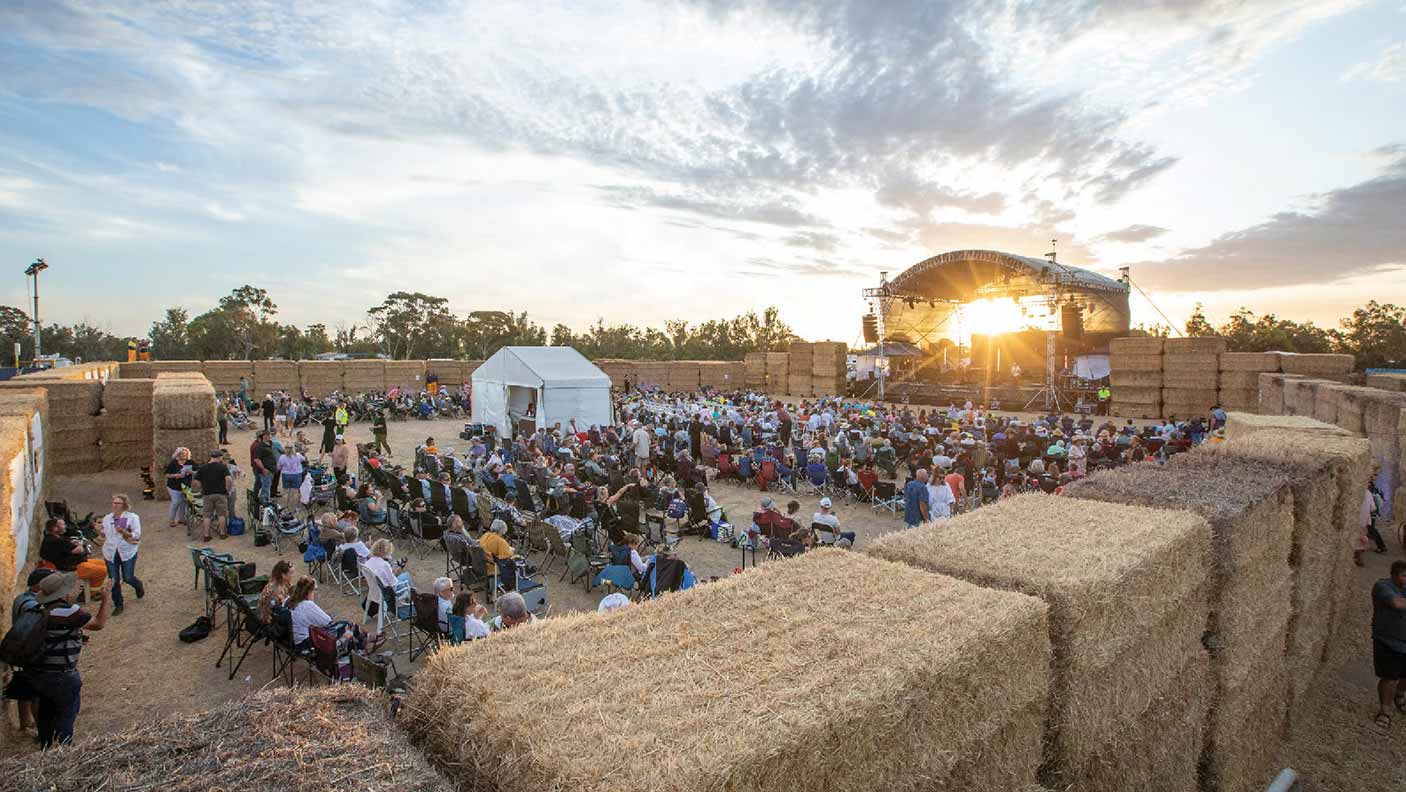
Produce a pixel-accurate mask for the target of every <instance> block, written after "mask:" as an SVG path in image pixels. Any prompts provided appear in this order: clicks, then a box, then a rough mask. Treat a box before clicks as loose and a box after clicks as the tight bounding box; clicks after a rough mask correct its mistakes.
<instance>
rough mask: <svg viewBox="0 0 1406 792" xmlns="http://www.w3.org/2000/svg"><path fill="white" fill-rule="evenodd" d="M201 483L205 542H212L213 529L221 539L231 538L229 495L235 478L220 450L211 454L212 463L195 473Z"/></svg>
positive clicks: (201, 519)
mask: <svg viewBox="0 0 1406 792" xmlns="http://www.w3.org/2000/svg"><path fill="white" fill-rule="evenodd" d="M195 478H196V480H197V481H199V482H200V497H201V504H202V508H201V516H200V530H201V531H202V532H203V533H204V534H205V538H204V541H206V542H208V541H210V532H211V530H212V529H213V530H214V533H215V534H217V535H218V536H219V537H220V538H221V539H226V538H228V537H229V528H228V526H229V494H230V491H231V490H233V489H234V476H233V474H232V473H230V469H229V466H228V465H226V464H225V455H224V452H223V451H220V450H219V449H218V448H217V449H215V450H214V451H211V452H210V461H208V462H206V463H205V464H203V465H201V466H200V469H199V470H197V471H195Z"/></svg>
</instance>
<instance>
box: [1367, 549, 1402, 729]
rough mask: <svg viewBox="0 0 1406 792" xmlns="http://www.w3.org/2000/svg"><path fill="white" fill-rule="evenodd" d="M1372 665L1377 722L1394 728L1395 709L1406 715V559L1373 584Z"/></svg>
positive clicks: (1394, 562) (1395, 563)
mask: <svg viewBox="0 0 1406 792" xmlns="http://www.w3.org/2000/svg"><path fill="white" fill-rule="evenodd" d="M1372 666H1373V670H1374V672H1375V673H1376V676H1377V680H1378V682H1377V705H1378V706H1377V725H1378V726H1380V727H1381V728H1383V729H1388V728H1391V710H1392V708H1393V707H1395V708H1396V711H1397V712H1400V713H1402V714H1403V715H1406V684H1403V682H1402V681H1403V680H1406V561H1393V562H1392V564H1391V577H1389V578H1383V579H1381V580H1378V581H1377V582H1376V585H1374V586H1372Z"/></svg>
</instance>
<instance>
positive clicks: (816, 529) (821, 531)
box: [810, 522, 840, 547]
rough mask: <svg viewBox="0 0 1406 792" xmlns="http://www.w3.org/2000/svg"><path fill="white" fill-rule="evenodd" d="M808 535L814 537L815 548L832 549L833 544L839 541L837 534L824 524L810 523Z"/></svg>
mask: <svg viewBox="0 0 1406 792" xmlns="http://www.w3.org/2000/svg"><path fill="white" fill-rule="evenodd" d="M810 533H811V535H812V536H814V537H815V544H816V546H817V547H834V546H835V543H836V542H838V541H839V540H840V537H839V534H838V533H836V531H835V529H833V528H831V527H830V526H828V525H826V524H825V523H818V522H813V523H811V524H810Z"/></svg>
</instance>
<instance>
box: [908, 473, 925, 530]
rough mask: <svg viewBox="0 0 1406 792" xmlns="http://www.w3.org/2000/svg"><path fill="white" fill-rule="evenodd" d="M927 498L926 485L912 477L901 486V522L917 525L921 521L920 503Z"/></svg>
mask: <svg viewBox="0 0 1406 792" xmlns="http://www.w3.org/2000/svg"><path fill="white" fill-rule="evenodd" d="M927 500H928V486H927V485H926V484H924V483H923V482H921V481H919V480H917V479H913V480H912V481H910V482H908V484H907V486H905V487H904V488H903V522H904V523H905V524H907V525H919V524H921V523H922V522H923V512H922V506H921V504H923V503H926V502H927Z"/></svg>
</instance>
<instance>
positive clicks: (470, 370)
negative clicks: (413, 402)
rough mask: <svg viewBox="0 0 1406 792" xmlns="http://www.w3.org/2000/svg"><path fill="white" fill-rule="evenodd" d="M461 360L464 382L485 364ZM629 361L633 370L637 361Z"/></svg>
mask: <svg viewBox="0 0 1406 792" xmlns="http://www.w3.org/2000/svg"><path fill="white" fill-rule="evenodd" d="M459 362H460V363H462V364H463V366H464V382H472V381H473V378H474V372H475V371H478V367H479V366H482V365H483V361H482V360H461V361H459ZM627 362H628V363H629V364H630V370H631V371H632V372H633V371H634V367H635V361H633V360H630V361H627ZM633 381H634V380H633V378H631V382H633Z"/></svg>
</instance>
